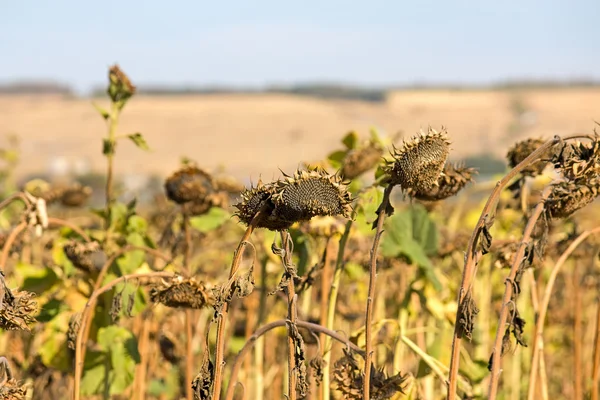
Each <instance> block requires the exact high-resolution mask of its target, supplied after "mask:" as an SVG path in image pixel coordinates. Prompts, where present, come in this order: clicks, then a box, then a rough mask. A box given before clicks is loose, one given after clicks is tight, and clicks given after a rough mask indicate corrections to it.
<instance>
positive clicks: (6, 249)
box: [0, 222, 27, 272]
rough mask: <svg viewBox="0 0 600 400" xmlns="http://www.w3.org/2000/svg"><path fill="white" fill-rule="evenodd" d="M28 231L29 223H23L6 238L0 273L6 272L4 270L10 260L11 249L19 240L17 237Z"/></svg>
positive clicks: (0, 258)
mask: <svg viewBox="0 0 600 400" xmlns="http://www.w3.org/2000/svg"><path fill="white" fill-rule="evenodd" d="M25 229H27V223H26V222H21V223H20V224H19V225H17V226H16V227H15V228H14V229H13V230H12V232H10V234H9V235H8V237H7V238H6V241H5V242H4V246H3V247H2V254H1V255H0V272H4V268H5V267H6V261H7V260H8V256H9V254H10V249H11V248H12V245H13V243H14V242H15V240H17V237H18V236H19V234H20V233H21V232H23V231H24V230H25Z"/></svg>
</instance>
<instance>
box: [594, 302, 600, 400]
mask: <svg viewBox="0 0 600 400" xmlns="http://www.w3.org/2000/svg"><path fill="white" fill-rule="evenodd" d="M596 303H597V304H596V308H597V311H596V335H595V338H594V353H593V354H594V356H593V357H594V359H593V362H592V400H598V399H599V398H600V297H599V298H598V299H597V301H596Z"/></svg>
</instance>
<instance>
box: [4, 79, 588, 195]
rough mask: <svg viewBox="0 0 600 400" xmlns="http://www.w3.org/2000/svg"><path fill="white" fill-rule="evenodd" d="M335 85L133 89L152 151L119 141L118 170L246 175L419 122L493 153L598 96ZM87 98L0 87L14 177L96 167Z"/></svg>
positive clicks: (137, 117)
mask: <svg viewBox="0 0 600 400" xmlns="http://www.w3.org/2000/svg"><path fill="white" fill-rule="evenodd" d="M30 90H31V89H30ZM315 92H316V90H315ZM334 96H335V97H337V98H331V97H329V98H324V97H323V95H321V96H320V97H319V95H318V93H317V94H314V93H309V94H304V95H294V94H285V93H256V94H252V93H245V94H243V93H242V94H232V93H216V94H190V95H177V94H173V95H140V96H138V97H136V98H135V100H134V101H132V102H131V104H129V105H128V109H127V113H125V114H124V116H123V118H122V121H121V130H122V131H123V132H128V133H129V132H137V131H140V132H143V134H144V136H145V137H146V139H147V141H148V143H150V146H151V148H152V150H153V151H152V152H135V151H129V150H130V149H129V148H131V149H133V144H131V143H123V145H122V147H123V154H121V155H118V156H117V157H118V163H119V170H118V173H119V174H120V175H122V176H123V177H124V178H125V179H126V182H129V184H130V185H131V187H130V188H131V189H136V188H139V187H140V186H143V185H145V184H148V182H149V179H150V178H151V177H152V176H156V177H159V178H161V179H162V178H164V177H166V175H167V174H168V172H169V171H171V170H173V169H174V168H176V167H177V166H178V165H179V160H180V158H181V157H189V158H192V159H194V160H197V161H199V162H201V163H202V165H203V166H205V167H207V168H210V169H224V170H225V171H226V172H228V173H229V174H231V175H233V176H234V177H236V178H237V179H240V180H242V181H244V182H245V183H249V182H250V180H254V181H256V180H257V179H258V178H259V176H262V177H264V178H267V179H270V178H272V177H273V176H276V175H277V174H278V171H279V168H281V169H283V170H288V171H289V170H292V169H294V168H296V167H298V166H300V165H301V161H309V162H310V161H316V160H320V159H323V158H324V157H325V156H326V155H327V154H328V152H329V150H330V149H331V148H333V147H334V146H335V145H336V144H337V143H338V141H339V138H340V136H342V135H344V134H345V133H347V132H348V131H350V130H355V131H357V132H360V133H366V132H368V131H369V129H372V128H374V129H377V130H378V131H379V132H380V133H383V134H387V135H389V136H394V135H396V134H399V135H400V137H404V136H405V135H408V136H410V135H412V134H414V133H415V132H417V131H418V130H419V129H426V128H427V126H428V125H431V126H434V127H438V128H439V127H440V126H442V125H443V126H445V127H447V128H448V130H449V131H450V132H451V135H452V149H453V153H452V156H453V158H455V159H474V158H475V159H476V158H480V160H479V161H478V162H476V164H477V166H481V165H479V163H484V164H485V162H488V163H491V162H492V161H493V159H496V160H497V161H498V162H499V163H500V164H502V163H504V160H503V159H504V155H505V153H506V150H507V148H508V146H509V145H510V144H512V143H514V142H515V141H517V140H520V139H523V138H526V137H532V136H534V137H541V138H551V137H552V136H553V135H555V134H564V133H566V132H587V131H589V130H590V128H591V127H593V125H594V120H593V118H594V115H596V114H597V109H598V105H599V104H600V88H596V87H575V88H564V87H563V88H551V87H550V88H508V89H496V90H488V89H485V90H484V89H482V90H468V89H465V90H458V89H455V90H435V89H429V90H425V89H423V90H403V91H390V92H382V93H381V96H380V97H381V99H380V100H376V101H365V100H361V99H344V98H339V97H342V96H343V95H340V94H337V93H335V94H334ZM92 101H95V102H97V103H98V104H101V105H104V104H103V102H105V100H102V99H98V100H96V99H93V98H92V99H90V98H76V97H74V96H72V95H68V94H43V95H41V94H38V95H33V94H19V95H16V94H15V95H7V94H4V95H2V96H0V121H1V125H0V130H1V131H2V133H3V135H2V140H0V141H1V142H4V143H2V144H4V145H6V141H7V140H8V138H9V135H10V134H15V135H16V136H17V137H18V138H19V140H20V142H21V144H20V151H21V157H22V162H21V163H20V165H19V168H18V169H17V170H16V174H17V176H18V177H19V178H26V177H28V176H32V175H40V174H42V175H46V176H48V177H49V178H50V177H54V178H61V177H62V176H65V175H75V176H76V175H87V174H90V173H99V172H101V171H102V168H103V166H104V164H103V162H104V160H103V156H102V154H101V152H100V151H99V149H100V146H101V143H100V141H99V139H98V138H99V137H101V135H102V132H103V131H104V129H105V125H104V123H103V121H102V120H98V118H97V113H96V111H95V109H94V108H93V107H92V106H91V102H92ZM2 144H0V145H2ZM471 164H472V162H471ZM492 168H495V169H496V171H495V172H499V170H498V167H497V166H496V167H493V166H492ZM500 170H501V169H500Z"/></svg>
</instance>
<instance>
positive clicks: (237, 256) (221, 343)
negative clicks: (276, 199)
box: [212, 204, 268, 400]
mask: <svg viewBox="0 0 600 400" xmlns="http://www.w3.org/2000/svg"><path fill="white" fill-rule="evenodd" d="M267 206H268V205H267V204H265V205H263V207H262V208H261V210H260V211H259V212H258V213H256V215H255V216H254V218H252V221H250V224H248V228H246V232H244V236H242V239H241V240H240V243H239V244H238V247H237V249H236V250H235V253H234V255H233V261H232V262H231V269H230V270H229V282H231V281H232V279H233V277H234V276H235V274H236V273H237V271H238V269H239V267H240V262H241V261H242V255H243V254H244V249H245V247H246V245H247V244H248V240H249V239H250V236H251V235H252V232H253V231H254V228H255V227H256V225H258V223H259V222H260V220H261V218H262V217H263V213H264V211H265V210H266V209H267ZM228 313H229V302H225V304H224V305H223V308H222V310H221V312H220V313H218V315H217V343H216V349H215V373H214V380H213V394H212V397H213V399H214V400H219V399H220V398H221V385H222V380H223V367H224V361H223V358H224V351H225V320H226V319H227V314H228Z"/></svg>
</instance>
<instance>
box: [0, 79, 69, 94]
mask: <svg viewBox="0 0 600 400" xmlns="http://www.w3.org/2000/svg"><path fill="white" fill-rule="evenodd" d="M0 94H2V95H7V94H53V95H63V96H72V95H73V94H74V93H73V90H72V89H71V87H70V86H69V85H65V84H62V83H55V82H34V81H22V82H11V83H7V84H0Z"/></svg>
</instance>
